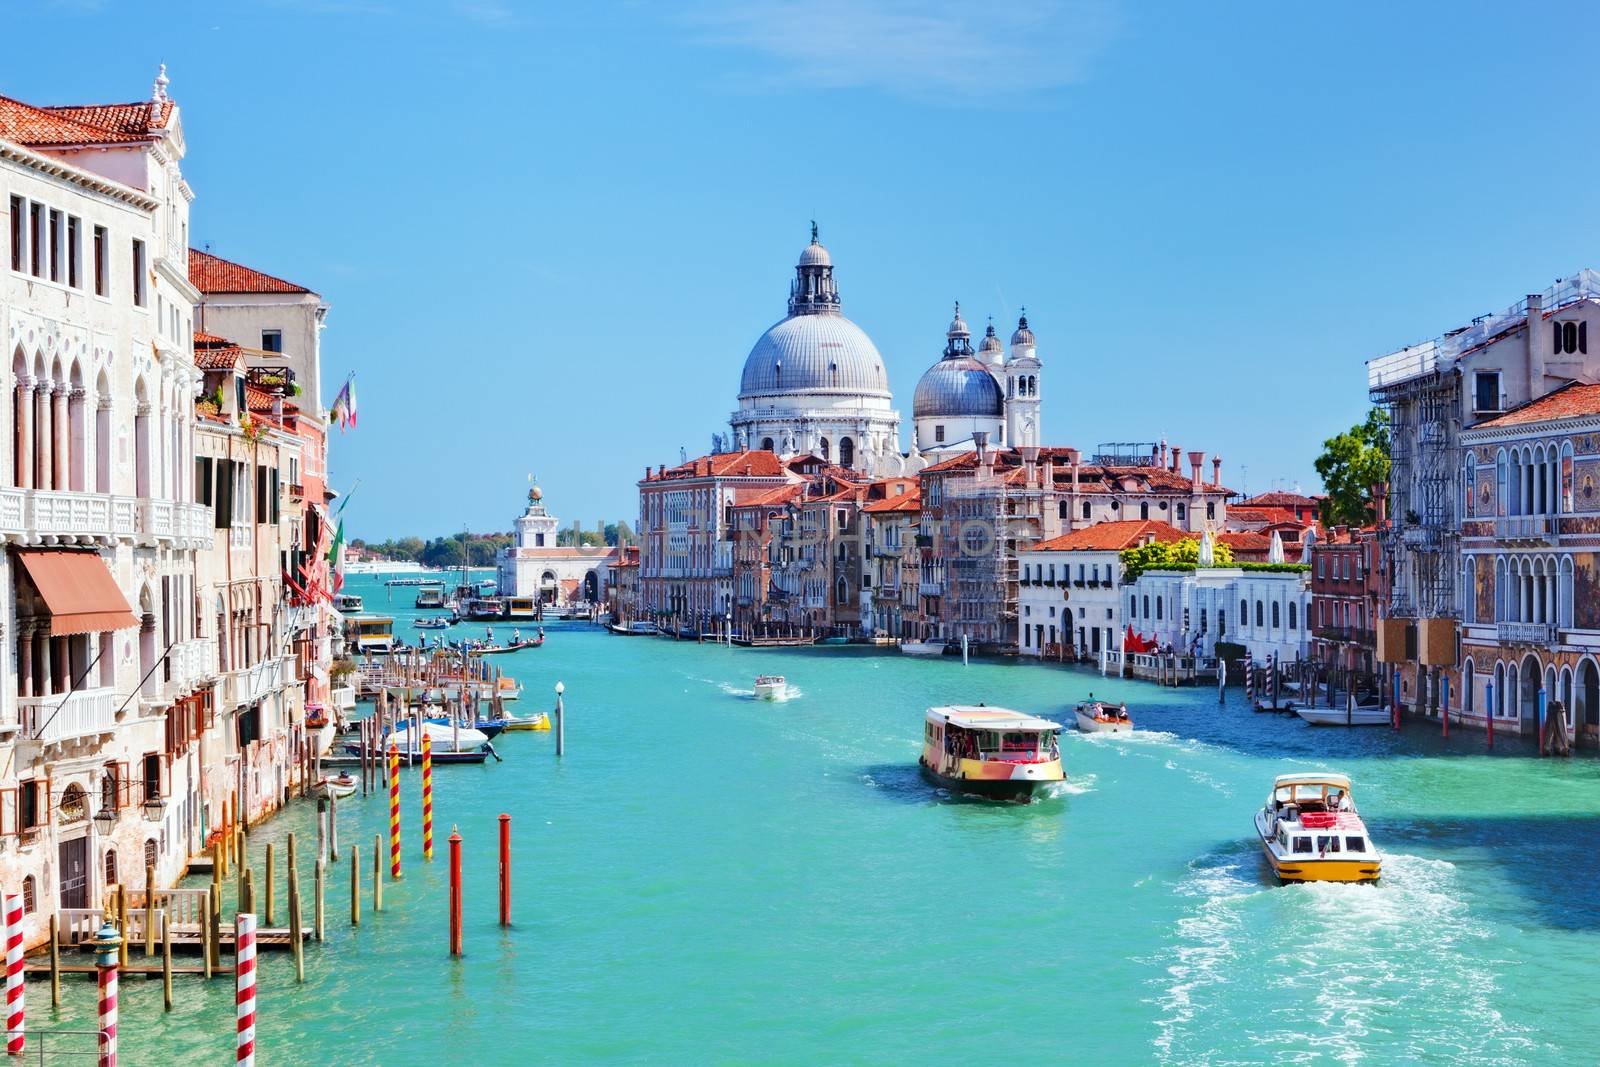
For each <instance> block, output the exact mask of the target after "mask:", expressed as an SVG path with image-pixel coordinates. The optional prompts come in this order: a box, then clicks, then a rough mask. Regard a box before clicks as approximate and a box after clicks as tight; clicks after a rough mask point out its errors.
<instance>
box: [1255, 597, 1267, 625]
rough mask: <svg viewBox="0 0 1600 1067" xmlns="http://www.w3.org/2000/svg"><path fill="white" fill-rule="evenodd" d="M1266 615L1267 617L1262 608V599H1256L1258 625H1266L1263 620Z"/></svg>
mask: <svg viewBox="0 0 1600 1067" xmlns="http://www.w3.org/2000/svg"><path fill="white" fill-rule="evenodd" d="M1264 617H1265V615H1264V613H1263V611H1262V610H1261V601H1259V600H1258V601H1256V625H1257V626H1264V625H1266V624H1265V623H1264V622H1262V619H1263V618H1264Z"/></svg>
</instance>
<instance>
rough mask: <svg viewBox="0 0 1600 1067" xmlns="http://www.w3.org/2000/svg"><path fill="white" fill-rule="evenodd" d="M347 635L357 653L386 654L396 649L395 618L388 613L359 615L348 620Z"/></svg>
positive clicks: (346, 624) (346, 625)
mask: <svg viewBox="0 0 1600 1067" xmlns="http://www.w3.org/2000/svg"><path fill="white" fill-rule="evenodd" d="M345 637H346V639H347V640H348V641H349V642H350V643H351V644H352V645H353V647H354V649H355V651H356V653H357V654H365V655H372V656H386V655H388V654H389V653H390V652H392V651H394V619H393V618H391V617H389V616H387V615H357V616H355V617H354V618H351V619H348V620H346V622H345Z"/></svg>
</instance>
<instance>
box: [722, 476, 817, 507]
mask: <svg viewBox="0 0 1600 1067" xmlns="http://www.w3.org/2000/svg"><path fill="white" fill-rule="evenodd" d="M804 491H805V485H804V483H799V482H797V483H795V484H794V485H783V486H779V487H778V488H776V489H756V490H739V491H738V492H736V493H735V494H734V505H733V506H734V507H736V508H759V507H772V506H773V505H775V504H787V503H788V502H789V501H791V500H793V499H794V498H795V497H797V496H799V495H800V494H801V493H802V492H804Z"/></svg>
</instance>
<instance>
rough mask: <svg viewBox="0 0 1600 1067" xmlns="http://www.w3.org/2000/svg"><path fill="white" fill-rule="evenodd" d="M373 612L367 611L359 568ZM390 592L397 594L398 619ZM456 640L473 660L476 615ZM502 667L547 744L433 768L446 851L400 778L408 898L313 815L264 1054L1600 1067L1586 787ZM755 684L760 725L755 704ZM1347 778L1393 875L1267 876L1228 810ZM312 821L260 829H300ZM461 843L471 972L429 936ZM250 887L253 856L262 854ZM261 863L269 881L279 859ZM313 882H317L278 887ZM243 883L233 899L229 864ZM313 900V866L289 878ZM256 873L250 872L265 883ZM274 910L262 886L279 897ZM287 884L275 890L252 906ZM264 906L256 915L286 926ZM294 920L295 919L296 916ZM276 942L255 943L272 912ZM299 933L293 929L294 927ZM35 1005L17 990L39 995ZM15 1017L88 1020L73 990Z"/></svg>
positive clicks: (686, 683)
mask: <svg viewBox="0 0 1600 1067" xmlns="http://www.w3.org/2000/svg"><path fill="white" fill-rule="evenodd" d="M351 585H352V587H353V588H354V591H356V592H360V593H362V594H364V595H365V596H366V599H367V607H368V609H369V610H380V611H381V610H385V604H386V593H385V590H384V588H383V586H382V585H381V584H379V583H378V582H377V581H375V580H373V579H369V578H357V579H352V581H351ZM413 593H414V590H411V589H396V590H394V591H393V594H392V599H391V600H390V601H389V603H390V605H391V606H392V610H393V613H394V614H395V615H397V616H398V617H400V618H401V619H402V620H403V622H402V630H403V631H405V632H410V633H414V632H415V631H410V630H409V626H408V623H409V620H410V619H411V618H412V617H413V616H414V614H415V613H414V612H413V611H411V610H410V609H409V607H406V606H405V605H409V604H410V602H411V599H412V594H413ZM461 629H465V630H466V632H467V633H468V634H471V635H474V636H476V635H477V634H479V633H481V631H482V627H481V624H480V625H479V626H477V627H470V628H468V627H462V628H458V631H457V632H460V630H461ZM547 630H548V633H549V640H548V641H547V642H546V644H545V646H544V647H543V648H541V649H537V650H531V651H525V652H521V653H517V654H515V655H514V656H507V657H501V658H500V661H499V662H500V665H501V666H502V667H505V668H508V669H509V670H510V671H511V672H512V673H513V674H515V675H516V676H517V677H518V678H519V679H520V680H521V681H522V682H523V684H524V685H525V686H526V693H525V695H524V697H523V699H522V701H521V702H520V704H519V705H516V706H515V708H516V710H518V711H521V712H527V711H531V710H536V709H543V708H546V707H549V706H550V705H551V703H552V700H553V697H552V687H553V686H554V685H555V683H556V682H557V681H558V680H560V681H563V682H565V684H566V697H567V709H568V724H567V754H566V756H565V758H564V759H563V760H561V761H560V762H558V761H557V760H556V759H555V756H554V740H553V735H551V734H534V733H529V734H512V735H506V736H504V737H503V738H502V739H501V740H500V742H499V748H500V750H501V751H502V753H503V754H504V757H505V762H503V763H490V764H488V765H486V766H483V767H445V768H440V769H438V770H437V771H436V773H435V789H436V792H435V810H436V813H437V815H436V817H437V820H438V821H437V824H436V842H437V852H438V858H436V859H435V861H434V862H433V863H432V864H427V865H425V864H424V863H423V862H422V861H421V857H420V847H421V846H420V831H419V822H418V810H419V804H418V796H417V778H416V773H415V772H414V771H407V772H403V773H404V775H405V776H404V777H403V779H402V782H403V800H404V833H405V871H404V878H403V879H402V880H401V881H400V882H398V883H393V882H391V883H388V884H387V885H386V886H385V889H384V904H385V911H384V912H383V914H382V915H377V916H375V915H373V914H372V912H371V902H370V873H371V847H372V841H373V835H374V834H376V833H379V832H381V831H382V829H383V827H384V825H385V822H386V819H385V814H384V806H383V805H384V802H383V800H382V799H381V798H378V797H373V798H369V799H362V798H360V797H357V798H355V799H353V800H351V801H349V802H346V803H344V804H342V805H341V809H340V814H341V823H342V827H341V837H342V843H343V844H344V845H345V847H346V848H347V849H348V846H349V844H350V843H352V842H356V843H359V844H360V846H361V856H362V867H363V869H362V887H363V907H364V914H363V916H362V923H361V926H360V927H359V928H356V929H352V928H351V927H350V925H349V869H348V868H349V864H348V861H347V859H341V861H340V862H339V863H338V864H337V865H335V866H334V867H333V868H332V870H331V872H330V876H329V885H328V892H327V908H328V919H327V930H328V939H327V942H326V943H325V944H323V945H320V946H318V945H312V946H310V947H309V949H308V952H307V956H306V982H305V984H304V985H303V986H299V987H297V986H296V985H295V983H294V980H293V967H292V963H291V960H290V958H289V956H288V954H287V953H269V954H267V955H265V956H264V957H263V960H262V971H261V990H260V995H259V1000H258V1007H259V1012H260V1023H259V1031H258V1042H259V1048H260V1061H261V1062H262V1063H267V1064H271V1063H282V1064H287V1063H311V1062H315V1061H319V1060H326V1061H327V1062H330V1063H340V1064H426V1063H434V1064H439V1063H447V1062H448V1063H460V1064H472V1065H474V1067H487V1065H490V1064H513V1063H517V1064H520V1063H560V1064H572V1063H585V1062H608V1063H609V1062H615V1063H652V1064H654V1063H661V1064H702V1063H705V1064H736V1063H737V1064H743V1063H777V1064H806V1065H812V1064H819V1063H861V1064H883V1063H911V1062H963V1061H997V1060H1004V1061H1008V1062H1068V1061H1070V1062H1079V1063H1107V1064H1121V1063H1128V1064H1139V1063H1172V1064H1207V1063H1216V1064H1222V1063H1260V1062H1275V1063H1277V1062H1296V1063H1362V1062H1366V1063H1392V1062H1400V1061H1405V1062H1418V1063H1450V1062H1461V1061H1470V1062H1473V1063H1497V1064H1543V1063H1560V1062H1592V1061H1594V1060H1595V1058H1596V1056H1597V1054H1600V1038H1597V1037H1596V1034H1597V1032H1600V1009H1597V1007H1596V1004H1597V1003H1600V996H1597V992H1596V990H1597V987H1600V907H1597V900H1600V891H1597V885H1600V882H1597V870H1596V868H1597V866H1600V860H1597V856H1600V847H1597V846H1600V761H1597V760H1596V759H1595V758H1594V756H1593V755H1592V754H1590V755H1584V756H1579V757H1576V758H1573V759H1569V760H1562V761H1555V760H1547V761H1542V762H1541V761H1538V760H1536V759H1533V758H1531V757H1530V750H1529V748H1528V747H1527V746H1526V745H1523V744H1519V743H1516V742H1514V741H1510V740H1507V739H1504V738H1502V739H1498V740H1497V744H1496V748H1495V750H1494V752H1493V753H1492V754H1491V753H1489V752H1487V751H1486V747H1485V743H1484V737H1483V735H1482V734H1480V733H1473V732H1466V731H1458V732H1457V733H1456V734H1454V735H1453V736H1452V737H1451V738H1449V740H1448V741H1445V740H1443V739H1441V738H1439V737H1438V736H1437V728H1436V727H1427V726H1423V725H1420V724H1419V725H1412V724H1407V726H1406V728H1405V729H1404V730H1403V731H1402V732H1400V733H1399V734H1396V733H1394V732H1393V731H1391V730H1388V729H1380V728H1362V729H1356V730H1344V729H1317V730H1313V729H1311V728H1309V727H1306V726H1305V725H1303V724H1302V723H1301V722H1300V721H1299V720H1298V719H1296V718H1293V717H1280V716H1274V715H1262V714H1255V713H1252V712H1250V711H1249V710H1248V709H1247V708H1246V707H1245V705H1244V700H1243V697H1242V695H1241V693H1240V692H1238V691H1237V690H1235V691H1232V692H1230V693H1229V694H1228V698H1227V702H1226V704H1224V705H1221V706H1219V705H1218V703H1217V696H1216V693H1215V691H1214V690H1209V689H1194V690H1163V689H1158V688H1156V687H1154V686H1152V685H1148V684H1145V683H1136V682H1121V681H1116V680H1107V679H1103V678H1101V677H1099V676H1098V675H1097V674H1095V673H1093V672H1091V671H1086V670H1078V669H1063V668H1057V667H1042V666H1037V665H1019V664H1013V663H1002V662H982V663H980V662H974V663H972V665H970V666H967V667H963V666H962V664H961V663H960V661H959V659H955V660H952V659H945V660H941V661H937V662H928V661H925V660H913V659H908V658H904V657H900V656H897V655H895V654H893V653H888V654H884V653H877V652H874V651H869V650H862V649H852V648H844V649H807V650H781V651H779V650H774V651H752V650H743V649H728V648H725V647H720V646H713V645H696V644H694V643H689V642H673V641H670V640H665V639H648V638H621V637H615V636H611V635H609V634H606V633H605V632H603V631H601V630H600V629H598V628H594V627H590V626H587V625H580V624H553V625H549V626H547ZM763 672H780V673H783V674H785V675H787V676H788V678H789V679H790V680H791V683H792V685H793V686H794V687H795V688H796V689H797V690H798V694H797V696H796V697H795V698H794V699H792V700H791V701H789V702H788V703H787V704H779V705H773V704H764V703H758V702H756V701H754V700H753V699H751V694H750V689H751V681H752V679H753V678H754V677H755V676H756V675H757V674H759V673H763ZM1091 690H1092V691H1093V692H1094V693H1095V694H1096V695H1097V696H1102V697H1109V698H1112V699H1117V700H1126V701H1127V703H1128V706H1129V708H1130V710H1131V712H1132V714H1133V716H1134V718H1135V720H1136V722H1137V724H1138V727H1139V732H1137V733H1135V734H1134V735H1133V736H1131V737H1117V738H1104V737H1101V738H1089V737H1084V736H1081V735H1078V734H1076V733H1072V732H1068V733H1067V734H1066V735H1064V737H1063V744H1062V754H1063V759H1064V761H1065V764H1066V770H1067V774H1068V777H1069V783H1068V785H1067V786H1066V788H1065V789H1064V790H1063V792H1062V794H1061V795H1060V796H1058V797H1055V798H1054V799H1050V800H1047V801H1045V802H1042V803H1036V804H1034V805H1031V806H1026V807H1021V806H995V805H990V804H982V803H968V802H960V801H955V800H952V799H950V798H948V797H944V796H941V795H939V794H938V793H936V792H935V791H934V790H933V789H932V788H931V787H930V786H928V785H927V784H925V783H924V782H923V781H922V779H921V778H920V777H919V776H918V774H917V769H916V758H917V752H918V745H919V739H920V736H921V731H922V712H923V710H924V709H925V708H926V707H927V706H929V705H930V704H938V703H947V702H977V701H984V702H987V703H989V704H999V705H1007V706H1011V707H1016V708H1022V709H1027V710H1029V711H1033V712H1037V713H1040V714H1044V715H1055V716H1056V717H1057V718H1058V719H1063V720H1065V721H1070V713H1069V712H1067V710H1066V706H1067V705H1069V704H1070V703H1071V702H1073V701H1075V700H1078V699H1081V698H1082V697H1084V696H1087V695H1088V694H1089V692H1090V691H1091ZM1318 768H1324V769H1337V770H1342V771H1346V772H1348V773H1349V774H1350V775H1352V777H1353V778H1354V780H1355V793H1356V798H1357V801H1358V802H1359V804H1360V805H1361V808H1362V812H1363V814H1364V815H1365V816H1366V819H1367V822H1368V824H1369V826H1370V827H1371V829H1372V832H1373V835H1374V838H1375V839H1376V841H1377V842H1378V844H1379V846H1380V847H1381V848H1382V849H1383V850H1384V851H1385V859H1384V874H1385V876H1384V879H1383V881H1382V882H1381V884H1379V885H1377V886H1299V887H1287V888H1280V887H1278V886H1276V885H1275V884H1273V883H1272V881H1271V880H1270V879H1269V877H1268V873H1267V871H1266V869H1265V867H1264V864H1263V861H1262V860H1261V858H1260V855H1259V850H1258V849H1257V847H1256V845H1255V843H1254V841H1253V840H1252V827H1251V815H1252V813H1253V812H1254V810H1255V808H1256V807H1257V806H1258V805H1259V804H1260V803H1261V801H1262V800H1263V799H1264V797H1265V795H1266V792H1267V790H1268V786H1269V784H1270V782H1271V779H1272V776H1273V775H1274V774H1277V773H1281V772H1285V771H1293V770H1306V769H1318ZM501 812H507V813H509V814H510V815H511V816H512V825H513V828H514V834H513V838H514V860H513V866H514V872H515V887H514V888H515V923H514V926H513V927H512V929H510V930H509V931H504V930H502V929H500V928H499V927H498V926H497V925H496V914H495V907H496V905H495V878H496V866H495V834H496V818H497V816H498V815H499V814H500V813H501ZM313 823H314V816H313V814H312V806H309V805H305V804H300V805H297V807H296V808H295V809H293V810H291V812H290V813H288V814H286V815H284V816H281V817H279V818H278V819H276V820H274V821H273V822H272V823H271V824H270V825H269V826H267V827H264V828H262V829H260V830H258V831H257V832H256V833H255V834H254V836H253V849H252V851H253V852H255V853H256V854H257V856H258V857H259V849H260V846H261V844H262V843H263V842H265V841H267V840H272V841H275V842H278V843H279V845H280V848H279V855H280V857H281V855H282V852H281V843H282V841H283V839H284V836H285V835H286V833H287V832H288V831H290V830H296V831H298V837H299V849H300V854H301V855H302V856H303V857H304V856H308V855H309V854H310V852H311V846H312V841H313V839H314V837H313ZM452 826H457V827H459V829H460V833H461V836H462V838H463V842H464V844H463V853H464V857H465V871H466V890H465V896H466V906H465V910H466V956H465V958H464V959H462V960H452V959H450V958H448V956H447V953H446V949H447V944H446V915H445V903H446V858H445V857H446V854H447V853H446V847H447V846H446V845H445V839H446V838H448V837H449V835H450V830H451V827H452ZM257 862H258V863H259V858H258V859H257ZM280 862H281V860H280ZM303 863H304V866H305V869H306V870H307V872H308V871H309V863H306V862H305V861H303ZM258 875H259V872H258ZM304 878H305V880H306V889H307V891H308V900H309V890H310V876H309V873H306V874H305V875H304ZM260 886H261V882H260V881H259V880H258V881H257V887H258V891H259V888H260ZM280 887H281V879H280ZM280 892H281V888H280ZM279 908H280V915H281V914H282V912H283V910H284V905H283V904H282V902H281V900H280V903H279ZM308 912H309V904H308ZM279 921H280V922H282V921H283V920H282V919H281V918H280V919H279ZM307 921H309V915H308V920H307ZM29 994H30V998H31V999H32V1001H33V1002H34V1004H35V1005H38V1004H39V1003H40V1002H41V1000H46V999H47V998H46V994H45V987H44V986H43V985H42V984H40V983H34V984H32V985H31V986H30V990H29ZM177 997H178V1005H177V1009H176V1010H175V1011H174V1012H172V1013H171V1014H170V1015H163V1013H162V1011H161V992H160V983H159V982H146V981H143V980H139V979H130V980H128V981H126V982H124V983H123V987H122V1026H121V1033H122V1046H123V1047H122V1053H123V1060H124V1062H125V1063H130V1064H161V1065H164V1067H166V1065H183V1064H215V1063H219V1062H224V1058H225V1057H227V1056H229V1055H231V1051H230V1050H231V1048H232V1041H233V1036H232V1020H233V1006H232V990H231V986H229V985H228V984H226V983H224V982H220V981H217V982H213V983H211V984H210V985H209V987H207V986H205V985H204V984H203V983H202V982H201V981H200V980H199V979H180V980H179V982H178V986H177ZM65 998H66V999H65V1005H64V1007H63V1009H62V1010H61V1011H60V1012H58V1013H51V1012H50V1010H49V1009H48V1007H45V1008H42V1009H41V1008H39V1007H37V1006H36V1007H35V1008H34V1010H33V1012H32V1013H31V1018H30V1020H29V1022H30V1028H45V1029H53V1028H63V1029H69V1028H75V1027H85V1026H90V1025H92V1023H91V1020H92V1017H93V1010H94V1008H93V1003H94V996H93V990H92V985H91V984H90V983H89V982H87V981H72V982H69V983H68V984H67V988H66V989H65Z"/></svg>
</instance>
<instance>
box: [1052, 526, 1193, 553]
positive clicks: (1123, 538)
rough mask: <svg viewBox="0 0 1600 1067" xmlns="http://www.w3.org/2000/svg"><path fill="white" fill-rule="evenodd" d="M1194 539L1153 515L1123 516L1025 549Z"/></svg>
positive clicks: (1105, 547)
mask: <svg viewBox="0 0 1600 1067" xmlns="http://www.w3.org/2000/svg"><path fill="white" fill-rule="evenodd" d="M1187 540H1197V538H1195V535H1194V534H1191V533H1187V532H1185V531H1183V530H1180V529H1178V528H1177V527H1176V526H1172V525H1170V524H1168V523H1165V522H1157V521H1156V520H1155V519H1124V520H1120V521H1117V522H1097V523H1095V524H1094V525H1093V526H1085V527H1084V528H1083V529H1081V530H1074V531H1072V532H1071V533H1067V534H1062V535H1061V536H1060V537H1052V538H1051V539H1050V540H1048V541H1041V542H1039V543H1038V544H1036V545H1033V546H1032V547H1030V548H1026V549H1024V550H1023V551H1025V552H1121V551H1122V550H1123V549H1125V548H1133V547H1134V546H1135V545H1142V544H1145V543H1147V542H1150V541H1163V542H1166V541H1187Z"/></svg>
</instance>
